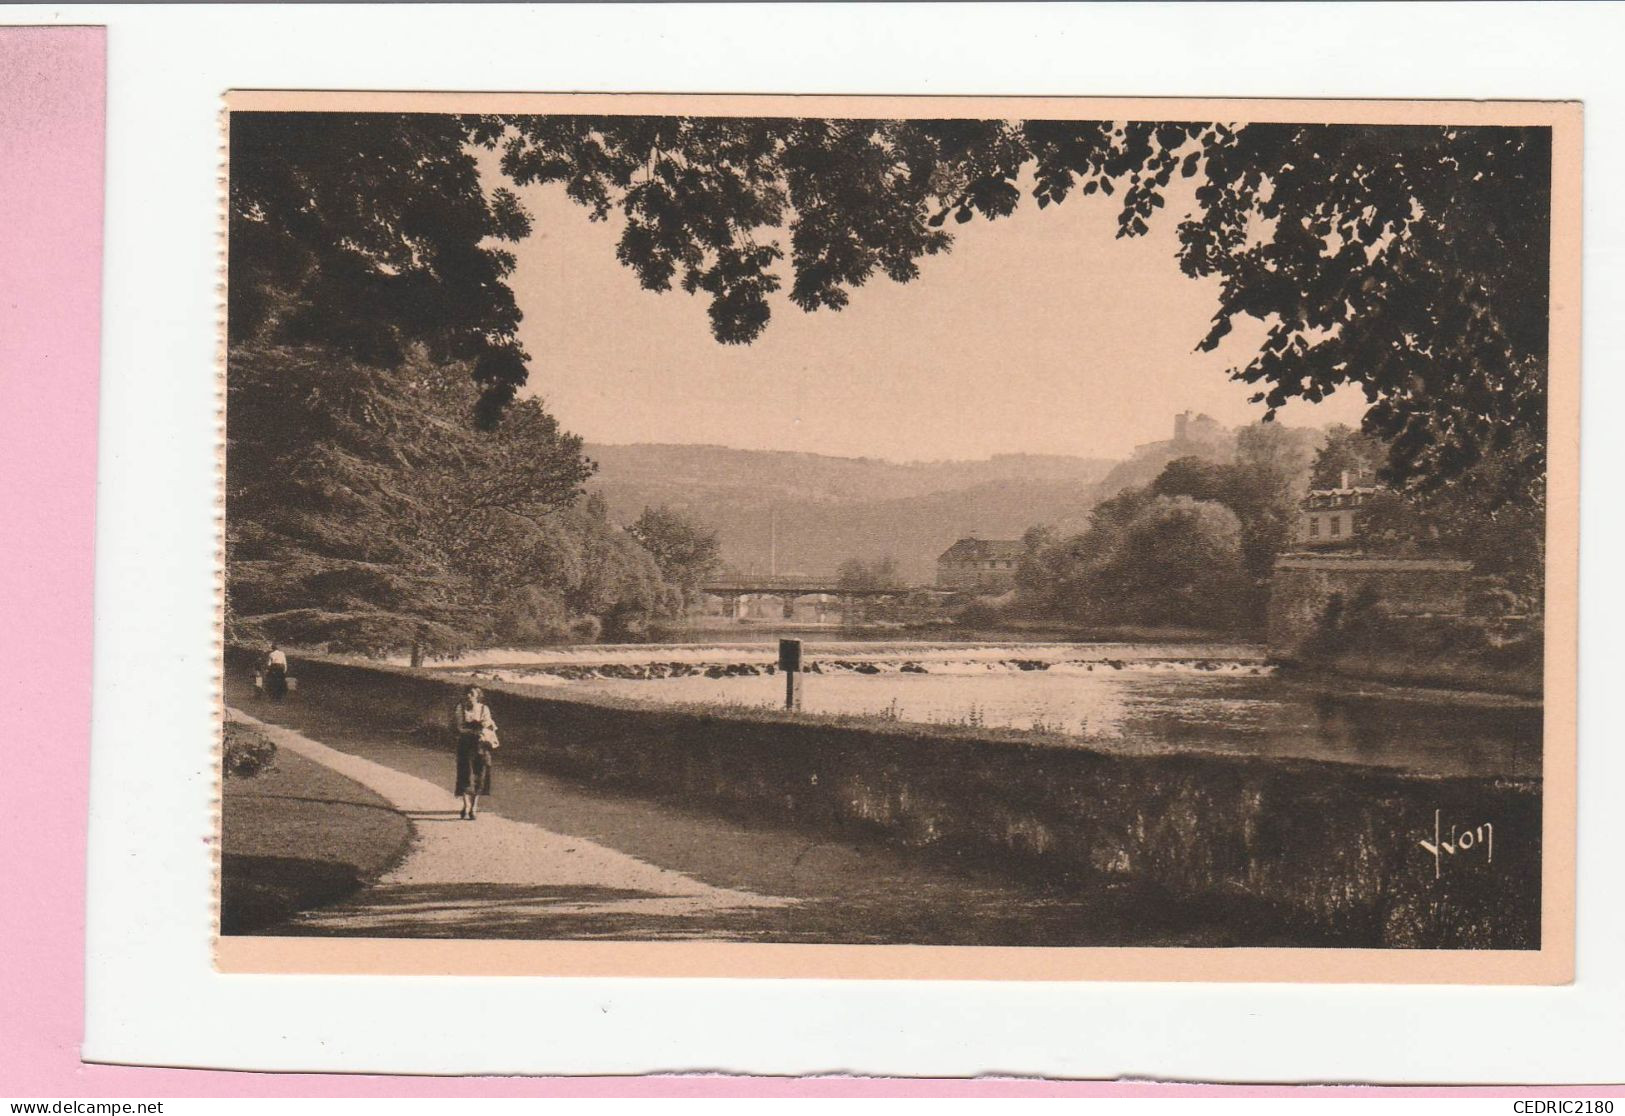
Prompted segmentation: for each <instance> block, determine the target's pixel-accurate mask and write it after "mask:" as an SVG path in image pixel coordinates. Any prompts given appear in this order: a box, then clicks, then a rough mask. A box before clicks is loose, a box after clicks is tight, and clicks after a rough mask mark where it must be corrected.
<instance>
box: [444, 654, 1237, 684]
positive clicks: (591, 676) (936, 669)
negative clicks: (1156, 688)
mask: <svg viewBox="0 0 1625 1116" xmlns="http://www.w3.org/2000/svg"><path fill="white" fill-rule="evenodd" d="M975 665H976V667H977V668H978V669H983V670H986V671H987V672H988V673H997V672H999V671H1009V672H1026V671H1048V670H1053V669H1055V668H1058V667H1064V668H1066V669H1068V670H1073V671H1076V670H1084V671H1094V670H1113V671H1117V670H1125V669H1130V668H1131V667H1132V668H1138V669H1151V670H1157V669H1185V670H1196V671H1203V672H1213V671H1231V672H1239V673H1247V674H1262V673H1267V672H1268V668H1267V667H1264V666H1262V665H1261V664H1256V663H1238V662H1233V661H1229V660H1223V659H1139V660H1124V659H1115V658H1111V659H1063V660H1058V661H1050V660H1047V659H1015V658H1012V659H994V660H988V661H986V662H978V663H976V664H975ZM962 669H963V664H956V663H953V662H922V661H920V660H915V659H905V660H902V661H895V660H894V661H876V660H873V659H814V660H810V661H808V662H806V663H805V664H804V665H803V667H802V670H803V671H804V672H805V673H807V674H842V673H845V674H865V675H875V674H939V673H950V672H958V670H962ZM474 673H476V674H478V675H480V676H482V677H490V678H500V677H504V676H506V677H510V678H514V677H515V676H521V677H523V676H529V677H536V676H538V675H541V676H547V677H552V678H558V679H562V680H565V681H571V682H583V681H592V680H597V679H616V680H624V681H640V682H642V681H653V680H658V679H662V678H687V677H692V676H696V675H703V676H704V677H706V678H743V677H755V676H761V675H770V674H777V673H778V666H777V665H776V664H774V663H760V662H757V663H749V662H745V663H742V662H732V663H714V662H713V663H707V662H647V663H637V662H631V663H628V662H614V663H556V664H548V665H545V666H531V667H524V668H503V669H500V670H483V671H476V672H474ZM516 680H517V679H516Z"/></svg>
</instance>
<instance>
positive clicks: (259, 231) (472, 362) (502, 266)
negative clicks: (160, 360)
mask: <svg viewBox="0 0 1625 1116" xmlns="http://www.w3.org/2000/svg"><path fill="white" fill-rule="evenodd" d="M480 134H481V133H480V130H479V121H478V119H477V118H472V117H462V116H454V115H443V114H434V113H410V114H405V113H395V114H384V113H308V112H301V113H262V112H238V113H233V114H232V115H231V135H230V166H231V175H230V180H231V181H230V196H229V208H228V213H229V217H228V220H229V236H230V251H229V253H228V288H227V289H228V300H229V301H228V307H227V328H228V339H229V343H230V344H231V346H232V347H233V348H234V349H235V348H237V347H239V346H242V345H245V344H248V343H250V342H258V343H264V344H275V345H287V346H295V347H301V346H312V345H315V346H322V347H324V348H325V349H327V350H328V351H329V352H331V353H332V354H333V356H334V357H335V358H336V359H337V360H339V361H345V360H349V361H355V362H359V363H363V364H368V365H372V366H376V367H397V366H399V365H400V364H401V363H402V362H403V361H404V360H405V359H406V357H407V354H408V352H409V351H410V350H411V349H412V348H413V346H423V347H425V348H426V350H427V352H428V353H429V355H430V356H431V357H432V358H433V359H436V360H440V361H457V362H465V363H466V370H467V372H468V374H470V375H472V377H473V378H474V380H475V381H476V382H477V383H478V384H480V385H481V386H482V388H484V389H485V392H484V395H483V398H482V401H481V402H482V412H481V413H482V417H483V419H484V421H485V422H486V423H487V424H489V423H491V422H494V421H495V418H496V416H497V414H498V413H499V412H500V410H501V409H502V407H503V406H504V405H505V404H507V403H508V402H509V401H510V400H511V399H513V398H514V393H515V391H516V390H517V389H518V388H519V386H520V385H522V384H523V383H524V382H525V377H526V373H527V367H526V365H527V361H528V359H529V358H528V356H527V354H526V353H525V351H524V349H523V348H522V347H521V346H520V344H519V342H518V327H519V320H520V313H519V308H518V304H517V303H516V302H515V300H514V296H513V292H512V290H511V289H510V288H509V287H508V286H507V283H506V279H507V277H508V275H509V274H510V273H511V272H512V270H513V266H514V257H513V255H512V253H510V252H508V251H507V250H505V249H503V248H501V247H500V243H501V242H503V241H515V240H518V239H520V238H521V237H523V236H525V235H526V234H527V233H528V232H529V231H530V219H529V217H528V216H527V215H526V214H525V212H524V210H523V208H522V207H521V206H520V205H519V202H518V199H517V198H516V197H515V195H514V194H513V193H512V191H509V190H500V189H499V190H496V191H494V192H492V193H490V194H487V193H486V191H485V188H484V186H483V184H482V183H481V181H480V176H479V167H478V163H477V162H476V160H475V158H474V154H473V148H472V147H471V143H472V142H473V141H474V140H475V139H476V138H477V137H478V136H479V135H480Z"/></svg>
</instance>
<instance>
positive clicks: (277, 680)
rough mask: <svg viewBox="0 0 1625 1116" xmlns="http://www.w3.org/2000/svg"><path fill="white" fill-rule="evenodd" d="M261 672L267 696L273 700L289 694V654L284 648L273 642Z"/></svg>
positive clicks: (279, 699) (278, 699)
mask: <svg viewBox="0 0 1625 1116" xmlns="http://www.w3.org/2000/svg"><path fill="white" fill-rule="evenodd" d="M260 674H261V677H262V678H263V679H264V682H265V693H266V696H267V697H269V698H270V699H271V700H272V701H281V700H282V699H283V698H285V697H287V696H288V656H287V654H286V653H285V652H284V651H283V650H282V648H280V647H278V646H277V645H276V644H274V643H273V644H271V650H270V652H269V653H267V654H266V656H265V664H264V666H263V667H261V670H260Z"/></svg>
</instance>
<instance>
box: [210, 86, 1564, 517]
mask: <svg viewBox="0 0 1625 1116" xmlns="http://www.w3.org/2000/svg"><path fill="white" fill-rule="evenodd" d="M482 146H483V147H487V148H491V149H498V150H500V152H501V156H500V162H501V166H502V169H503V171H504V172H505V173H506V174H507V175H508V176H509V177H510V178H511V179H512V180H513V181H514V182H515V183H517V184H520V185H530V184H535V183H557V184H561V185H562V186H563V187H564V189H565V191H566V192H567V193H568V195H569V196H570V197H571V198H572V199H574V200H575V201H576V202H578V203H579V204H581V205H583V206H585V207H586V208H587V210H588V216H589V217H590V218H592V219H595V220H603V219H605V218H607V217H608V216H609V215H610V213H611V212H617V211H618V212H619V213H620V215H621V216H622V217H623V218H624V220H625V227H624V229H623V232H622V235H621V238H620V241H619V243H618V245H617V249H616V252H617V256H618V258H619V259H620V260H621V262H622V263H624V264H626V265H627V266H628V267H630V268H632V269H633V271H634V272H635V273H636V274H637V276H638V278H639V281H640V282H641V283H642V284H643V285H644V286H645V287H646V288H648V289H650V290H654V291H664V290H669V289H671V288H672V287H673V286H678V287H681V288H682V289H684V290H686V291H688V292H690V293H692V294H702V295H704V296H706V297H707V299H708V302H709V314H710V318H711V324H712V330H713V333H714V334H715V336H716V337H717V339H718V340H719V341H722V342H724V343H729V344H741V343H746V342H749V341H751V340H753V339H754V338H755V337H757V336H759V335H760V333H761V331H762V330H763V329H764V328H766V326H767V325H768V323H769V321H770V319H771V316H772V302H771V296H772V295H773V294H774V293H775V292H777V291H779V290H780V289H781V288H783V287H784V286H785V278H784V276H782V275H781V274H780V271H781V267H787V269H788V272H789V283H788V296H789V299H790V301H791V302H792V303H794V304H795V305H796V306H798V307H800V308H801V309H803V310H817V309H837V310H838V309H840V308H841V307H843V306H845V305H846V304H847V302H848V301H849V299H850V297H851V292H852V291H853V290H855V289H857V288H860V287H862V286H863V285H865V284H866V283H867V282H869V281H870V280H871V279H872V278H874V277H875V276H877V275H884V276H886V277H888V278H890V279H892V280H894V281H898V282H907V281H909V280H911V279H913V278H915V277H916V276H917V275H918V274H919V260H920V259H921V258H922V257H924V256H927V255H932V254H935V253H939V252H943V251H946V250H948V248H949V247H950V246H951V244H952V234H951V231H950V230H949V227H948V223H949V219H950V218H951V219H952V222H953V223H955V224H959V223H964V222H966V221H970V220H972V219H973V218H974V217H976V216H981V217H983V218H988V219H996V218H1000V217H1004V216H1008V215H1009V214H1011V213H1013V212H1014V211H1015V210H1016V208H1017V207H1018V206H1019V205H1020V204H1021V202H1022V199H1023V197H1024V195H1026V194H1028V193H1030V194H1031V196H1032V198H1033V199H1034V200H1035V201H1036V203H1037V204H1038V205H1039V206H1040V207H1041V208H1042V207H1047V206H1050V205H1054V204H1059V203H1062V202H1065V201H1068V200H1070V199H1073V198H1077V197H1087V196H1089V195H1100V196H1103V197H1107V198H1109V199H1111V204H1112V205H1114V206H1115V209H1116V213H1115V216H1116V220H1117V223H1118V228H1119V234H1120V235H1122V236H1139V235H1143V234H1145V233H1146V232H1147V231H1149V229H1150V226H1151V222H1153V221H1154V220H1156V219H1158V218H1159V216H1160V213H1159V211H1163V210H1165V209H1166V208H1167V202H1168V199H1169V197H1170V187H1171V185H1172V183H1173V182H1174V180H1175V178H1176V176H1177V177H1179V178H1182V179H1184V178H1189V179H1194V180H1195V207H1194V209H1193V210H1192V211H1191V212H1189V213H1186V214H1182V215H1181V216H1180V218H1179V221H1180V223H1179V226H1178V233H1179V240H1180V249H1179V261H1178V262H1179V266H1181V267H1182V268H1183V269H1184V271H1185V272H1186V273H1187V274H1188V275H1191V276H1193V277H1214V278H1217V279H1218V281H1219V306H1218V309H1217V311H1216V313H1215V316H1214V320H1213V325H1212V328H1211V330H1210V331H1209V332H1208V334H1207V335H1206V336H1205V337H1203V338H1193V339H1192V341H1193V344H1196V345H1197V346H1198V347H1199V348H1203V349H1212V348H1214V347H1216V346H1217V345H1218V344H1219V342H1220V341H1221V340H1222V338H1223V337H1224V336H1225V335H1226V334H1228V333H1229V332H1230V331H1231V330H1232V328H1233V326H1234V324H1235V322H1236V320H1237V319H1238V318H1242V317H1250V318H1255V319H1258V320H1259V321H1262V322H1264V323H1266V324H1267V327H1268V329H1267V334H1266V337H1265V340H1264V343H1263V345H1262V346H1261V348H1260V349H1259V350H1258V351H1257V352H1255V353H1253V354H1252V355H1251V356H1250V357H1249V358H1248V359H1246V360H1245V361H1244V362H1243V363H1241V364H1239V365H1237V366H1236V367H1235V368H1234V369H1233V370H1232V374H1233V375H1234V376H1235V377H1237V378H1238V379H1241V380H1243V381H1245V382H1247V383H1251V384H1255V385H1258V387H1259V392H1258V396H1257V397H1258V398H1259V399H1260V400H1261V401H1263V402H1264V403H1266V404H1267V405H1268V406H1269V407H1270V408H1271V410H1272V413H1273V410H1274V409H1275V408H1278V407H1280V406H1282V405H1283V404H1285V403H1286V402H1287V401H1288V400H1290V399H1294V398H1303V399H1307V400H1311V401H1313V400H1319V399H1322V398H1324V397H1325V396H1327V395H1328V394H1330V393H1331V392H1333V391H1335V390H1339V389H1348V390H1359V391H1361V392H1363V393H1364V395H1365V397H1366V399H1367V400H1368V401H1369V402H1370V404H1371V407H1370V410H1369V411H1368V413H1367V415H1366V418H1365V423H1364V427H1365V429H1366V431H1367V432H1369V433H1371V434H1374V435H1377V436H1379V437H1381V438H1382V439H1384V441H1385V442H1387V444H1388V445H1389V447H1390V457H1389V460H1388V462H1387V468H1386V477H1387V479H1388V480H1389V481H1391V482H1393V483H1395V484H1399V485H1402V486H1411V485H1418V486H1421V487H1430V486H1436V485H1437V484H1440V483H1443V482H1445V481H1448V480H1449V479H1450V478H1453V477H1455V476H1458V475H1460V474H1462V473H1464V472H1465V471H1466V470H1468V469H1470V468H1471V467H1472V466H1473V465H1474V464H1475V463H1476V462H1477V461H1479V460H1480V459H1482V458H1483V457H1484V456H1485V454H1487V453H1490V452H1492V451H1495V452H1505V451H1507V450H1509V449H1510V448H1511V446H1512V444H1513V436H1512V431H1514V430H1517V429H1525V430H1531V431H1536V430H1541V429H1543V428H1544V421H1545V398H1546V394H1545V375H1546V322H1547V293H1546V288H1547V283H1546V276H1547V250H1548V249H1547V243H1548V226H1549V185H1550V160H1551V150H1550V131H1549V129H1543V128H1506V127H1494V128H1485V127H1453V126H1391V127H1390V126H1371V125H1275V124H1248V125H1245V126H1243V125H1238V124H1235V123H1225V122H1148V121H1132V122H1111V121H1045V120H1028V121H1000V120H825V119H807V118H752V119H740V118H700V117H615V116H596V117H589V116H508V117H459V116H449V115H404V114H402V115H384V114H350V115H335V114H319V113H315V114H313V113H298V114H276V113H238V114H234V116H233V118H232V140H231V158H232V175H231V179H232V186H231V236H232V245H231V257H230V258H231V288H230V297H231V308H230V318H231V329H232V336H233V339H234V340H243V339H246V338H250V337H262V338H263V337H265V336H267V335H270V336H271V337H272V338H273V339H276V340H280V341H284V342H289V343H306V342H321V343H331V344H333V345H336V346H338V347H340V349H341V350H342V351H343V352H345V353H347V354H349V355H352V356H355V357H357V358H359V359H362V360H368V361H375V362H376V361H382V362H384V363H389V362H390V361H393V360H395V359H398V356H399V353H400V351H401V346H402V344H403V343H404V342H405V341H407V340H416V341H421V342H424V343H427V344H429V345H430V346H431V347H432V348H433V349H434V351H435V352H436V353H438V354H442V355H445V356H449V357H453V358H456V359H462V360H469V361H471V362H472V373H473V375H474V377H475V379H476V381H477V382H479V383H480V384H481V385H482V386H483V387H484V388H485V395H484V411H483V414H484V415H485V417H486V419H487V420H490V419H491V418H492V417H494V415H495V413H496V412H497V411H498V410H500V408H501V406H502V405H504V404H505V403H506V402H507V401H508V400H509V399H511V398H512V397H513V395H514V392H515V391H516V390H517V388H518V387H519V386H521V385H522V384H523V383H524V382H525V379H526V376H527V374H528V373H527V359H528V358H527V356H526V354H525V353H524V351H523V350H522V349H521V348H520V347H519V345H518V342H517V339H516V336H517V334H516V330H517V324H518V321H519V313H518V309H517V306H516V305H515V303H514V300H513V296H512V294H511V292H510V291H509V290H508V288H507V286H506V285H505V282H504V280H505V278H506V277H507V275H508V274H509V272H510V271H511V269H512V266H513V257H512V255H511V254H510V253H508V252H507V251H505V250H503V249H502V248H501V247H500V246H499V245H500V242H501V241H503V240H513V239H516V238H518V237H521V236H523V235H525V234H526V232H528V229H529V219H528V217H527V216H526V215H525V213H524V211H523V210H522V209H521V207H520V206H519V204H518V202H517V200H516V198H515V197H514V195H513V194H512V193H511V192H510V191H507V190H505V189H496V190H491V191H489V192H487V191H486V190H485V189H483V188H482V184H481V182H480V178H479V173H478V164H477V162H476V159H475V155H474V152H475V151H476V150H477V149H478V148H479V147H482ZM1520 444H1521V445H1522V449H1523V454H1524V455H1523V457H1522V458H1521V459H1519V460H1518V461H1517V462H1516V463H1515V464H1516V465H1517V470H1516V475H1515V476H1513V477H1510V478H1509V482H1510V483H1511V484H1512V489H1511V490H1510V491H1508V492H1505V493H1501V494H1499V497H1498V498H1500V499H1503V500H1505V499H1515V498H1517V493H1518V488H1519V486H1520V485H1521V484H1523V483H1525V482H1526V481H1527V478H1529V477H1532V476H1537V475H1540V474H1542V473H1543V472H1544V456H1543V447H1542V445H1541V443H1540V440H1539V439H1533V440H1526V441H1525V442H1523V443H1520Z"/></svg>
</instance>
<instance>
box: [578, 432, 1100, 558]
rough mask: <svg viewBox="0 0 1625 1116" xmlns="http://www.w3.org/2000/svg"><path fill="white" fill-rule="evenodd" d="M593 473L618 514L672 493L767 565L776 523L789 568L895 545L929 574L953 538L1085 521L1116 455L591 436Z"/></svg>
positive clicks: (624, 517)
mask: <svg viewBox="0 0 1625 1116" xmlns="http://www.w3.org/2000/svg"><path fill="white" fill-rule="evenodd" d="M587 454H588V456H590V457H591V458H593V460H595V461H596V462H598V466H599V469H598V475H597V476H596V477H595V478H594V479H593V480H592V481H590V482H589V483H588V488H589V489H590V490H594V491H598V492H601V493H602V494H603V495H604V498H605V499H606V500H607V501H608V503H609V508H610V515H611V517H612V518H614V519H615V520H616V521H617V522H621V523H630V522H631V521H632V520H633V519H636V518H637V516H638V514H639V513H640V512H642V510H643V509H644V508H645V507H648V506H651V505H655V504H668V505H670V506H672V507H674V508H680V509H682V510H684V511H687V512H689V513H690V514H692V515H693V516H694V517H695V518H697V519H699V520H701V521H702V522H705V523H706V524H708V525H710V526H711V527H714V528H716V529H717V530H718V532H719V533H720V534H721V538H722V557H723V560H724V561H726V562H728V563H729V564H730V565H733V566H736V567H738V568H739V569H741V570H743V571H747V572H750V571H757V572H766V571H767V569H768V564H769V558H770V551H771V548H772V542H771V540H772V534H773V527H772V524H773V522H774V520H775V519H776V520H777V523H778V557H777V568H778V570H779V571H780V572H781V573H787V572H799V573H806V574H810V575H815V576H818V575H827V574H832V573H833V572H834V571H835V569H836V567H837V566H839V565H840V564H841V562H843V561H845V560H846V559H847V558H853V557H857V558H865V559H872V558H879V557H883V556H885V555H888V554H889V555H892V556H894V557H895V558H896V559H897V561H898V564H899V566H900V567H901V569H902V572H903V574H904V576H905V577H907V578H908V579H909V580H911V581H915V582H922V583H923V582H928V581H930V580H931V579H932V577H933V576H934V575H935V572H936V557H937V555H938V554H940V553H941V552H942V551H944V550H946V549H947V548H948V546H949V545H951V544H952V543H953V542H954V540H956V539H958V538H961V537H963V536H964V535H967V534H970V533H971V532H976V533H978V534H980V535H982V536H983V537H985V538H1019V537H1020V535H1021V534H1022V532H1024V531H1025V530H1026V529H1027V528H1028V527H1031V526H1033V525H1034V524H1037V523H1055V522H1079V521H1081V520H1082V518H1083V517H1084V516H1085V515H1086V514H1087V513H1088V510H1089V508H1090V507H1092V506H1093V505H1094V503H1095V502H1096V501H1097V500H1098V499H1099V494H1098V491H1097V489H1098V486H1099V485H1100V482H1101V481H1102V480H1103V479H1104V478H1106V476H1107V475H1108V473H1110V472H1111V471H1112V469H1113V466H1114V464H1115V463H1114V462H1111V461H1105V460H1099V459H1094V458H1082V457H1066V456H1059V455H1043V454H1002V455H999V456H996V457H993V458H989V459H987V460H983V461H942V462H920V463H909V464H899V463H896V462H889V461H880V460H875V459H872V458H854V457H826V456H823V455H820V454H810V453H787V452H776V451H769V450H737V449H728V448H725V447H722V446H690V445H629V446H617V445H588V446H587Z"/></svg>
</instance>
